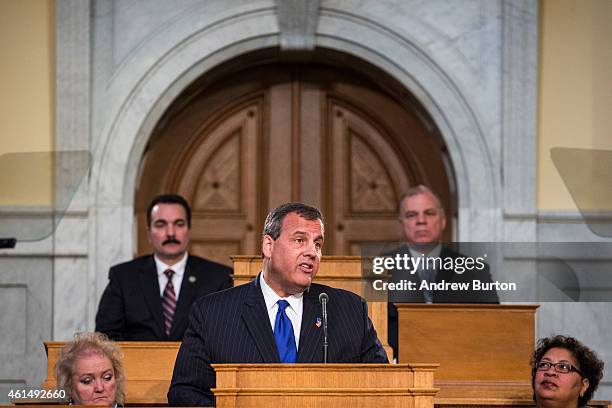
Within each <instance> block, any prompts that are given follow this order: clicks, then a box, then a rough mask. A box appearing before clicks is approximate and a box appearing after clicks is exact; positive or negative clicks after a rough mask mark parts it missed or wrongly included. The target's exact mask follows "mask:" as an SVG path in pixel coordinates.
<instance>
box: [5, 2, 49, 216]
mask: <svg viewBox="0 0 612 408" xmlns="http://www.w3.org/2000/svg"><path fill="white" fill-rule="evenodd" d="M0 38H2V41H1V42H0V56H1V57H0V58H1V60H2V63H0V90H1V92H0V186H1V188H2V193H1V194H0V205H43V204H48V203H49V202H50V201H51V197H52V195H51V191H52V190H51V185H52V183H51V172H50V171H49V167H48V166H49V162H47V163H44V162H42V161H41V160H29V161H24V160H19V161H18V163H17V165H19V166H20V168H19V169H18V170H15V169H14V168H13V169H11V170H7V169H6V165H3V164H2V163H3V162H4V163H5V164H6V162H7V159H8V157H6V156H3V155H4V154H6V153H13V152H33V151H34V152H40V151H49V150H52V149H53V145H54V142H53V140H54V131H53V129H54V126H55V125H54V123H55V122H54V114H55V1H54V0H0ZM3 157H4V160H3ZM14 165H15V164H14V163H11V166H12V167H13V166H14ZM17 174H18V175H21V176H22V179H23V180H25V181H26V182H16V181H17V180H18V179H17V178H16V175H17Z"/></svg>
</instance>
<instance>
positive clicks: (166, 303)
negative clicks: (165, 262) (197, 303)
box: [162, 269, 176, 336]
mask: <svg viewBox="0 0 612 408" xmlns="http://www.w3.org/2000/svg"><path fill="white" fill-rule="evenodd" d="M164 274H165V275H166V277H167V278H168V283H167V284H166V289H164V295H163V296H162V309H163V312H164V325H165V326H166V335H167V336H169V335H170V329H171V328H172V319H174V311H175V310H176V294H175V293H174V285H173V284H172V275H174V271H173V270H172V269H168V270H166V271H164Z"/></svg>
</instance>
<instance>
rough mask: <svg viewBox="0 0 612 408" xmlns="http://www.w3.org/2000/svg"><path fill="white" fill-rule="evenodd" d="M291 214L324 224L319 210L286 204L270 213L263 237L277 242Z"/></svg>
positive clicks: (304, 205) (307, 206) (298, 204)
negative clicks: (286, 219)
mask: <svg viewBox="0 0 612 408" xmlns="http://www.w3.org/2000/svg"><path fill="white" fill-rule="evenodd" d="M291 213H296V214H298V215H299V216H300V217H302V218H305V219H307V220H308V221H314V220H321V223H323V215H322V214H321V211H319V210H318V209H317V208H315V207H311V206H309V205H306V204H302V203H286V204H282V205H279V206H278V207H276V208H275V209H273V210H272V211H270V212H269V213H268V216H267V217H266V222H265V223H264V228H263V235H264V236H265V235H269V236H271V237H272V239H274V240H276V239H277V238H278V237H279V236H280V233H281V226H282V225H283V220H284V219H285V217H286V216H287V215H288V214H291Z"/></svg>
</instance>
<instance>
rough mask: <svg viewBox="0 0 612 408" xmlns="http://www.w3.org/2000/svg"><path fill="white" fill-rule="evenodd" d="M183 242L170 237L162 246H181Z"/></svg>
mask: <svg viewBox="0 0 612 408" xmlns="http://www.w3.org/2000/svg"><path fill="white" fill-rule="evenodd" d="M180 243H181V242H180V241H179V240H178V239H176V238H175V237H168V238H167V239H166V240H165V241H164V242H162V245H168V244H180Z"/></svg>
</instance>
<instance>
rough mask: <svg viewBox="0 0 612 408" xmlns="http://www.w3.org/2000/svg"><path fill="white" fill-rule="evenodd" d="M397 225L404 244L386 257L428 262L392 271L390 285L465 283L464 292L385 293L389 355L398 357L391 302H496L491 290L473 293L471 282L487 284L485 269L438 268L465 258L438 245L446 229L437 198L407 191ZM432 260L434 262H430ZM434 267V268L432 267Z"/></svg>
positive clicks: (420, 191)
mask: <svg viewBox="0 0 612 408" xmlns="http://www.w3.org/2000/svg"><path fill="white" fill-rule="evenodd" d="M399 222H400V223H401V225H402V231H403V234H404V239H405V242H406V244H405V245H404V246H402V247H400V248H399V249H397V250H396V251H395V252H393V253H392V254H386V255H387V256H396V255H400V256H402V257H403V256H404V255H405V256H407V257H408V258H413V259H416V258H421V261H426V260H427V259H429V263H428V264H427V266H426V267H419V268H418V269H417V270H416V271H409V270H400V271H397V270H396V271H393V273H392V277H391V278H390V282H400V281H402V280H405V281H410V282H414V283H415V285H416V286H415V287H416V288H419V287H420V286H421V283H422V282H423V281H427V282H430V283H432V282H435V283H440V282H446V283H469V284H470V286H469V287H470V289H468V290H435V291H428V290H411V291H400V292H389V307H388V310H389V314H388V338H389V345H390V346H391V347H392V348H393V355H394V357H395V358H397V356H398V341H397V336H398V334H397V332H398V316H397V308H396V307H395V305H394V304H393V303H499V298H498V296H497V292H496V291H495V290H494V289H492V290H485V291H474V290H472V287H471V283H472V282H473V280H479V281H481V282H483V283H491V282H492V279H491V274H490V272H489V266H488V265H487V264H485V263H483V264H482V268H480V267H479V268H476V267H474V268H471V270H467V271H466V268H465V267H464V266H462V269H461V270H460V269H459V268H446V267H440V266H442V265H443V264H444V265H462V264H461V263H460V262H458V261H459V260H464V259H465V256H464V255H462V254H460V253H458V252H456V251H453V250H452V249H451V248H449V247H448V246H445V245H442V241H441V239H442V234H443V232H444V228H445V227H446V216H445V214H444V209H443V208H442V203H441V201H440V198H439V197H438V196H437V194H435V193H434V192H433V191H432V190H431V189H429V188H428V187H426V186H423V185H419V186H416V187H413V188H411V189H410V190H408V191H407V192H406V194H404V196H403V197H402V199H401V201H400V212H399ZM434 260H436V261H437V262H438V263H437V264H436V262H434ZM432 265H435V266H432Z"/></svg>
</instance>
